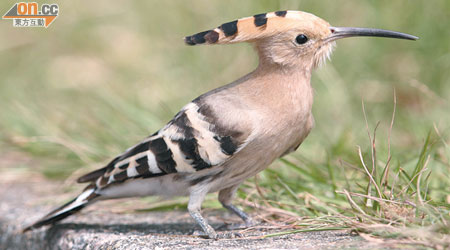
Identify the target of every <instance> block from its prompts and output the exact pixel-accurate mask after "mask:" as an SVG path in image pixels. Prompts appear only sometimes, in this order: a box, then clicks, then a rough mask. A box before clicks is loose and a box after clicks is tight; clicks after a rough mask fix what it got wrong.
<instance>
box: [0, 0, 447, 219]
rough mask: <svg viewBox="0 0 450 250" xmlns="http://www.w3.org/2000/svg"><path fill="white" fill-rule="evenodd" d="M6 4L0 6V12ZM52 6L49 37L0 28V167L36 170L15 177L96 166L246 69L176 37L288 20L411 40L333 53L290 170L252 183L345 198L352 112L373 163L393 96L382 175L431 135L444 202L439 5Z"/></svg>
mask: <svg viewBox="0 0 450 250" xmlns="http://www.w3.org/2000/svg"><path fill="white" fill-rule="evenodd" d="M38 2H40V3H42V1H38ZM14 3H15V2H14V1H2V2H1V3H0V10H1V11H2V12H6V11H7V10H8V9H9V8H10V7H11V6H12V5H13V4H14ZM57 3H58V4H59V6H60V16H59V17H58V18H57V19H56V20H55V21H54V23H53V24H52V25H51V26H50V27H49V28H48V29H41V28H14V27H13V26H12V22H11V21H10V20H2V21H1V22H0V34H1V37H2V39H0V54H1V57H0V75H1V80H0V140H1V143H0V152H1V154H0V157H1V155H5V154H7V153H8V152H9V153H10V152H22V153H25V154H27V155H29V156H30V157H32V158H33V159H34V160H35V161H36V162H38V164H33V165H32V167H31V166H22V167H24V168H25V169H27V171H35V172H39V173H42V174H44V175H45V176H46V177H48V178H50V179H64V178H67V177H68V176H70V175H71V174H72V173H73V172H74V171H77V172H78V173H84V172H87V171H89V170H91V169H94V168H97V167H101V166H102V165H103V164H105V163H107V161H109V160H110V159H112V158H113V156H114V155H116V154H118V153H121V152H122V151H123V150H125V149H126V148H128V147H129V146H130V145H133V144H135V143H137V142H138V141H139V140H140V139H142V138H143V137H144V136H147V135H149V134H151V133H153V132H154V131H156V130H157V129H159V128H160V127H161V126H163V125H164V124H165V123H166V122H167V121H168V120H170V119H171V117H172V116H173V115H174V114H175V113H176V112H177V111H178V110H179V109H180V108H181V107H182V106H183V105H184V104H186V103H187V102H189V101H190V100H192V99H194V98H195V97H197V96H198V95H199V94H201V93H203V92H206V91H208V90H211V89H213V88H216V87H218V86H221V85H223V84H226V83H229V82H231V81H233V80H235V79H237V78H238V77H240V76H242V75H244V74H246V73H248V72H250V71H251V70H253V69H254V68H255V67H256V64H257V58H256V55H255V53H254V52H253V49H252V48H251V46H249V45H246V44H237V45H231V46H196V47H188V46H185V45H184V43H183V40H182V38H183V37H184V36H186V35H191V34H194V33H196V32H199V31H203V30H207V29H210V28H213V27H216V26H218V25H220V24H221V23H224V22H228V21H231V20H234V19H237V18H240V17H245V16H251V15H254V14H257V13H263V12H269V11H275V10H284V9H293V10H303V11H307V12H311V13H314V14H315V15H317V16H319V17H322V18H324V19H325V20H327V21H329V22H330V23H331V24H332V25H334V26H358V27H376V28H384V29H390V30H396V31H402V32H406V33H410V34H413V35H417V36H419V37H420V40H419V41H416V42H410V41H401V40H392V39H381V38H353V39H344V40H341V41H338V42H337V44H338V46H337V49H336V50H335V53H334V54H333V56H332V61H331V62H328V63H327V64H326V65H325V66H323V67H321V68H320V69H319V70H317V71H316V72H315V73H314V75H313V79H312V84H313V86H314V88H315V103H314V107H313V113H314V115H315V120H316V127H315V128H314V129H313V131H312V133H311V134H310V135H309V137H308V138H307V139H306V141H305V142H304V143H303V144H302V146H301V147H300V149H299V150H298V151H297V152H295V153H293V154H292V155H290V156H288V157H286V161H288V162H286V161H285V162H282V161H277V162H275V163H274V164H273V166H272V167H271V169H270V170H268V171H265V172H263V174H261V181H262V184H261V185H264V183H265V184H270V183H274V182H277V183H278V182H279V181H280V180H282V181H283V183H284V184H286V185H287V186H289V185H291V186H292V189H293V190H294V191H295V194H303V195H304V194H311V195H314V196H317V197H321V199H323V200H327V199H331V200H333V199H334V201H335V202H336V203H338V202H339V201H341V200H345V199H344V198H343V197H342V196H341V197H340V198H339V195H338V194H336V193H335V192H334V191H336V190H340V189H341V188H342V187H344V186H346V185H348V182H352V184H355V185H358V183H357V180H358V179H359V178H360V177H359V175H358V171H355V170H354V169H353V168H352V167H350V168H349V167H348V166H360V165H361V164H360V160H359V157H358V153H357V151H356V145H360V146H361V147H362V150H363V153H364V156H368V155H370V143H369V140H368V138H367V131H366V128H365V127H366V125H365V121H364V115H363V112H362V106H361V100H364V103H365V109H366V114H367V117H368V124H369V127H370V130H373V128H374V127H375V124H376V123H377V122H378V121H380V127H379V129H378V132H377V133H378V135H377V152H378V159H379V160H380V164H381V165H382V164H385V163H386V159H387V155H388V151H387V149H388V143H387V138H388V128H389V125H390V121H391V116H392V110H393V106H394V101H393V100H394V89H395V93H396V97H397V110H396V120H395V125H394V128H393V130H392V136H391V140H390V141H391V153H392V155H393V158H392V161H391V164H392V165H393V166H394V167H393V168H396V169H397V170H398V169H400V168H402V169H405V170H406V171H408V170H409V171H412V170H413V169H414V167H415V166H416V163H417V160H418V158H419V157H420V152H421V149H422V147H423V145H424V143H425V140H426V138H427V135H428V133H430V134H431V136H430V138H431V139H430V147H429V148H427V151H426V152H427V154H429V155H430V162H429V163H428V168H429V169H430V171H431V175H430V178H429V180H430V181H429V189H428V192H429V195H430V196H429V197H431V198H432V199H433V200H434V201H436V202H438V203H441V204H447V205H448V203H449V202H450V201H449V200H450V195H449V194H450V174H449V172H450V171H449V169H450V149H449V146H448V145H449V144H450V137H449V133H450V114H449V108H450V104H449V97H450V81H449V79H450V29H449V28H448V25H449V23H450V20H449V14H448V13H450V2H449V1H446V0H435V1H406V0H400V1H387V0H382V1H357V0H351V1H350V0H349V1H326V2H325V1H320V2H319V1H314V0H301V1H300V0H297V1H294V0H291V1H289V0H286V1H272V0H264V1H237V0H232V1H219V0H215V1H211V0H191V1H181V0H176V1H119V2H112V1H104V0H99V1H92V2H89V3H88V2H84V3H82V2H77V1H57ZM286 112H288V111H286ZM291 163H292V164H291ZM291 165H294V167H292V166H291ZM80 169H81V170H80ZM277 176H279V177H280V178H279V179H277ZM346 181H347V184H346ZM353 182H355V183H353ZM284 184H283V185H284ZM291 191H292V190H291ZM290 195H291V194H289V190H287V191H286V190H285V189H283V190H272V191H271V193H270V194H269V197H271V198H272V199H278V200H283V199H287V200H290V201H292V199H290V198H289V197H290ZM241 196H243V194H242V193H241ZM294 196H295V195H294ZM297 199H298V197H297V198H295V199H294V201H297ZM311 211H312V212H313V214H314V213H316V212H317V210H310V211H309V212H311ZM319 211H320V209H319ZM325 212H326V211H325Z"/></svg>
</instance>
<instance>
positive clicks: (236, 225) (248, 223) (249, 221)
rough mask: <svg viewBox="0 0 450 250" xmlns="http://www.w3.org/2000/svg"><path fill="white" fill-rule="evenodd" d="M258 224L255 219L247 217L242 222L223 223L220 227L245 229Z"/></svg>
mask: <svg viewBox="0 0 450 250" xmlns="http://www.w3.org/2000/svg"><path fill="white" fill-rule="evenodd" d="M258 224H259V223H258V222H257V221H255V220H253V219H251V218H250V217H249V218H248V219H247V220H245V222H244V223H233V224H225V225H223V226H221V227H220V228H225V229H227V230H236V229H246V228H249V227H254V226H256V225H258Z"/></svg>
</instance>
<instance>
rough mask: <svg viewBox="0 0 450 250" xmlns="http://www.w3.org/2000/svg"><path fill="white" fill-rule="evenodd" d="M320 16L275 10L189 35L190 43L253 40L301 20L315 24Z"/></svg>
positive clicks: (287, 27)
mask: <svg viewBox="0 0 450 250" xmlns="http://www.w3.org/2000/svg"><path fill="white" fill-rule="evenodd" d="M319 20H320V18H318V17H316V16H314V15H312V14H309V13H306V12H302V11H292V10H289V11H275V12H269V13H263V14H258V15H254V16H251V17H244V18H241V19H238V20H235V21H232V22H228V23H224V24H222V25H220V26H219V27H217V28H215V29H212V30H207V31H203V32H200V33H197V34H194V35H192V36H187V37H185V38H184V41H185V42H186V44H188V45H197V44H228V43H238V42H252V41H256V40H258V39H262V38H265V37H269V36H272V35H274V34H277V33H280V32H283V31H287V30H289V29H291V28H293V27H296V26H297V25H298V24H299V22H302V23H304V24H308V23H310V24H311V25H314V23H315V21H319Z"/></svg>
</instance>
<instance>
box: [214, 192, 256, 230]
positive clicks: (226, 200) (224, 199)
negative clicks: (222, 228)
mask: <svg viewBox="0 0 450 250" xmlns="http://www.w3.org/2000/svg"><path fill="white" fill-rule="evenodd" d="M239 185H240V184H238V185H235V186H232V187H228V188H225V189H222V190H220V192H219V201H220V203H222V206H223V207H224V208H226V209H227V210H228V211H230V212H232V213H234V214H236V215H237V216H239V217H240V218H241V219H242V220H243V221H244V224H243V225H242V224H239V225H229V226H228V228H229V229H237V228H246V227H252V226H254V225H256V224H257V223H256V222H255V221H254V220H253V219H252V218H251V217H250V216H249V215H248V214H246V213H245V212H244V211H242V210H240V209H239V208H237V207H236V206H234V205H233V204H231V201H232V200H233V199H234V197H235V195H236V191H237V189H238V187H239Z"/></svg>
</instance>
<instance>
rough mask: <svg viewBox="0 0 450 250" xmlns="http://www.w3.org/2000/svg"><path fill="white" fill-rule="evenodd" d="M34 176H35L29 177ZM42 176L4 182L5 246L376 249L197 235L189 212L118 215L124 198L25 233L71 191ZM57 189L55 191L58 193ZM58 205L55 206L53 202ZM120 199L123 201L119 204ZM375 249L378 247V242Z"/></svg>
mask: <svg viewBox="0 0 450 250" xmlns="http://www.w3.org/2000/svg"><path fill="white" fill-rule="evenodd" d="M28 180H29V179H28ZM60 190H61V189H60V186H59V185H56V184H53V183H48V182H46V181H43V180H42V179H41V180H39V181H32V182H27V183H23V182H22V183H20V182H17V181H12V182H11V181H9V182H7V183H0V200H1V204H0V249H30V250H31V249H36V250H38V249H39V250H40V249H155V248H156V249H168V248H177V249H179V248H189V249H205V248H207V249H223V248H233V249H263V248H270V249H274V248H275V249H334V248H339V249H342V248H355V247H356V248H361V247H365V248H367V247H370V246H368V245H367V243H366V242H364V241H363V240H362V239H361V238H360V237H357V236H351V235H349V233H348V231H328V232H310V233H301V234H293V235H285V236H280V237H271V238H267V239H260V238H258V237H259V236H261V235H264V234H267V233H272V232H276V231H277V230H274V229H271V230H261V229H254V230H249V231H246V232H244V234H243V235H244V238H240V239H229V240H207V239H202V238H198V237H194V236H191V234H192V233H193V232H194V231H195V230H199V228H198V226H197V225H195V224H194V222H193V221H192V220H191V218H190V217H189V215H188V213H187V212H181V211H174V212H150V213H128V214H123V213H120V214H118V213H114V212H113V211H110V210H111V209H108V208H110V207H114V205H116V206H117V203H118V202H119V201H105V202H99V203H97V204H94V205H93V206H91V207H89V208H87V209H86V211H84V210H83V212H81V213H79V214H77V215H74V216H72V217H70V218H68V219H67V220H64V221H63V222H62V223H60V224H57V225H55V226H54V227H51V228H44V229H40V230H35V231H32V232H29V233H26V234H22V233H21V232H20V231H19V229H20V228H22V227H23V226H24V225H27V224H29V223H31V222H32V221H34V220H35V219H38V218H39V217H40V216H42V215H44V214H45V213H47V212H48V211H50V209H52V208H53V207H54V206H55V205H57V204H59V203H61V202H64V201H65V200H67V199H68V198H69V196H68V195H64V194H57V193H58V192H59V193H61V191H60ZM52 191H54V192H55V193H52ZM49 203H52V204H49ZM119 203H120V202H119ZM206 216H207V218H208V219H209V220H210V221H211V224H212V226H213V227H215V228H217V227H220V226H221V225H222V224H223V222H222V221H223V220H224V219H225V218H226V217H229V216H230V215H228V214H227V213H226V212H225V211H223V210H218V211H214V212H209V213H207V214H206ZM372 247H373V246H372Z"/></svg>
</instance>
